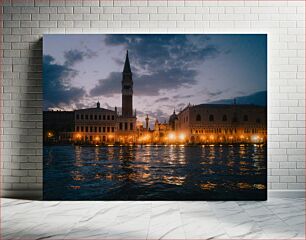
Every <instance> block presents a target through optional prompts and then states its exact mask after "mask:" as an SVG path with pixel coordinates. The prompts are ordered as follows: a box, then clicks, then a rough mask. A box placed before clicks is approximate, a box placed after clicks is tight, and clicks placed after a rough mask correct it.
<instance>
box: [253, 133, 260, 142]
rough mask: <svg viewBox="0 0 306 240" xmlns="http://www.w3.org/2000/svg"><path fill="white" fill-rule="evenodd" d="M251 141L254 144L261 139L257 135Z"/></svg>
mask: <svg viewBox="0 0 306 240" xmlns="http://www.w3.org/2000/svg"><path fill="white" fill-rule="evenodd" d="M251 140H252V142H258V140H259V137H258V136H257V135H252V136H251Z"/></svg>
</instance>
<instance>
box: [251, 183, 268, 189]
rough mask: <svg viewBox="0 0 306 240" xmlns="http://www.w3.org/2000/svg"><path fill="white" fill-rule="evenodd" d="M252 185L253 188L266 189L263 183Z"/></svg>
mask: <svg viewBox="0 0 306 240" xmlns="http://www.w3.org/2000/svg"><path fill="white" fill-rule="evenodd" d="M253 186H254V188H256V189H259V190H264V189H266V186H265V185H263V184H254V185H253Z"/></svg>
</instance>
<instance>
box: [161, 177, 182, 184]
mask: <svg viewBox="0 0 306 240" xmlns="http://www.w3.org/2000/svg"><path fill="white" fill-rule="evenodd" d="M185 179H186V177H179V176H163V182H164V183H167V184H172V185H177V186H181V185H183V184H184V182H185Z"/></svg>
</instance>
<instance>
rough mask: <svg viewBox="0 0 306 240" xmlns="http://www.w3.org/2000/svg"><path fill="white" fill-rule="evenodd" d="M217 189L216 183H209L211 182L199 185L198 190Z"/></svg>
mask: <svg viewBox="0 0 306 240" xmlns="http://www.w3.org/2000/svg"><path fill="white" fill-rule="evenodd" d="M216 187H217V184H216V183H211V182H207V183H202V184H201V185H200V188H201V189H203V190H213V189H215V188H216Z"/></svg>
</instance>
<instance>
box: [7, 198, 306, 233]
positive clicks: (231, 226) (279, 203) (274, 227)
mask: <svg viewBox="0 0 306 240" xmlns="http://www.w3.org/2000/svg"><path fill="white" fill-rule="evenodd" d="M304 200H305V199H302V198H299V199H280V198H272V199H270V200H269V201H267V202H132V201H131V202H122V201H121V202H102V201H101V202H97V201H91V202H50V201H28V200H14V199H2V200H1V204H2V208H1V210H2V211H1V214H2V216H1V227H2V234H3V239H44V238H48V239H257V238H259V239H291V238H294V239H305V233H304V230H305V227H304V224H305V201H304Z"/></svg>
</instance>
